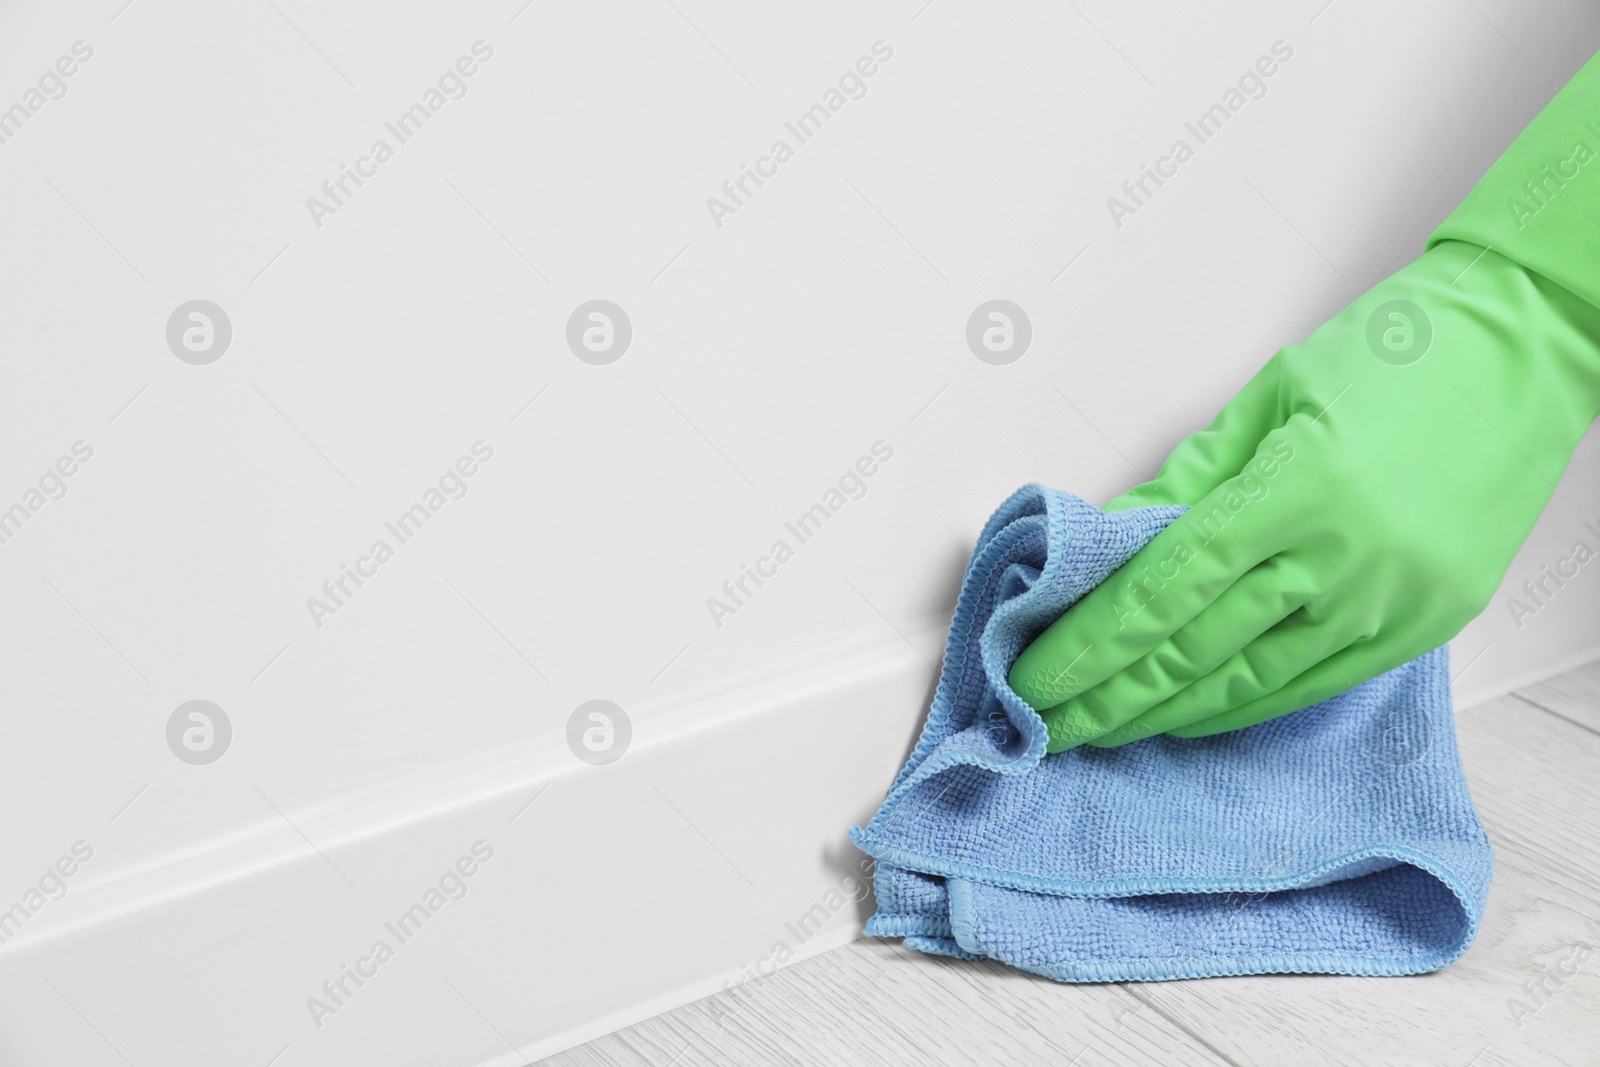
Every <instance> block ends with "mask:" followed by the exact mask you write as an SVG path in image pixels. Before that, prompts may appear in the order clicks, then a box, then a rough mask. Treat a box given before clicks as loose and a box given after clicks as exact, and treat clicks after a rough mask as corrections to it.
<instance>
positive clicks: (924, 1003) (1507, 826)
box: [544, 661, 1600, 1067]
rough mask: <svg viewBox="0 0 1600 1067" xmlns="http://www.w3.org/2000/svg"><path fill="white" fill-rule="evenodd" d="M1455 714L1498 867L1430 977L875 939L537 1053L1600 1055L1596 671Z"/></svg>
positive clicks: (666, 1061)
mask: <svg viewBox="0 0 1600 1067" xmlns="http://www.w3.org/2000/svg"><path fill="white" fill-rule="evenodd" d="M1459 725H1460V741H1461V748H1462V755H1463V758H1464V759H1465V761H1466V766H1467V776H1468V779H1469V780H1470V782H1471V785H1472V793H1473V797H1474V799H1475V800H1476V801H1477V804H1478V808H1479V811H1480V812H1481V813H1482V816H1483V821H1484V823H1485V824H1486V826H1487V827H1488V831H1489V836H1490V838H1491V839H1492V840H1493V842H1494V848H1495V877H1494V885H1493V888H1492V890H1491V892H1490V899H1489V909H1488V914H1487V916H1486V917H1485V920H1484V926H1483V929H1482V931H1481V932H1480V934H1479V936H1478V940H1477V942H1476V943H1475V944H1474V945H1473V947H1472V949H1471V950H1470V951H1469V952H1468V953H1467V955H1466V956H1465V957H1463V958H1462V959H1461V960H1459V961H1458V962H1457V963H1455V964H1454V965H1453V966H1451V967H1448V968H1446V969H1445V970H1443V971H1441V972H1439V973H1436V974H1430V975H1419V976H1416V977H1410V978H1352V977H1324V976H1312V975H1293V976H1276V977H1262V978H1210V979H1199V980H1192V981H1184V982H1160V983H1143V984H1127V983H1123V984H1115V985H1093V986H1066V985H1058V984H1056V983H1054V982H1050V981H1047V980H1045V979H1042V978H1034V977H1031V976H1029V975H1025V974H1021V973H1018V972H1016V971H1011V970H1008V969H1007V968H1005V967H1002V966H1000V965H999V964H995V963H989V962H983V963H968V962H961V961H954V960H942V959H935V958H930V957H927V956H922V955H919V954H917V953H913V952H910V951H907V950H906V949H903V948H901V947H900V946H899V944H898V943H897V942H884V941H879V940H867V941H860V942H856V943H855V944H852V945H848V946H846V947H844V948H841V949H838V950H836V951H833V952H830V953H826V954H824V955H822V956H819V957H816V958H815V959H812V960H808V961H804V962H801V963H796V964H793V965H791V966H789V967H787V968H785V969H784V970H782V971H780V972H779V973H778V974H776V975H775V976H774V977H772V978H770V979H767V980H765V981H762V982H759V983H757V984H756V986H755V988H753V989H751V988H750V987H746V989H745V990H739V989H735V990H732V991H730V992H728V993H724V994H721V995H719V996H717V997H712V998H708V999H706V1000H702V1001H699V1002H697V1003H694V1004H690V1005H687V1006H686V1007H683V1008H680V1009H678V1010H677V1011H673V1012H669V1013H667V1014H665V1015H662V1016H659V1017H657V1018H655V1019H651V1020H649V1021H647V1022H644V1023H640V1024H639V1025H637V1026H633V1027H630V1028H628V1029H626V1030H621V1031H618V1032H617V1033H614V1034H610V1035H608V1036H606V1037H604V1038H600V1039H599V1040H596V1041H593V1042H591V1043H589V1044H587V1045H583V1046H581V1047H579V1048H575V1049H572V1050H569V1051H567V1052H564V1053H562V1054H560V1055H558V1056H555V1057H553V1058H551V1059H549V1060H546V1061H544V1062H546V1063H550V1064H557V1065H561V1067H638V1065H646V1064H648V1065H652V1067H668V1065H671V1067H701V1065H707V1064H718V1065H723V1064H738V1065H761V1067H764V1065H767V1064H808V1065H809V1064H828V1065H830V1067H833V1065H854V1064H864V1065H866V1064H870V1065H879V1064H881V1065H884V1067H891V1065H892V1067H900V1065H905V1064H971V1063H979V1064H987V1063H1004V1064H1010V1065H1018V1067H1021V1065H1029V1064H1042V1063H1052V1064H1057V1065H1060V1067H1067V1065H1069V1064H1070V1065H1074V1067H1092V1065H1098V1064H1145V1063H1159V1064H1220V1063H1225V1064H1236V1065H1240V1067H1243V1065H1248V1064H1261V1065H1279V1064H1295V1065H1297V1067H1299V1065H1307V1064H1340V1065H1343V1064H1363V1065H1369V1064H1404V1065H1407V1067H1411V1065H1417V1064H1440V1065H1450V1067H1499V1065H1517V1067H1523V1065H1536V1064H1575V1065H1576V1064H1582V1065H1588V1067H1600V661H1597V662H1595V663H1591V664H1589V665H1588V666H1587V667H1583V668H1580V669H1579V670H1576V671H1572V672H1570V673H1567V674H1564V675H1561V676H1558V677H1556V678H1553V679H1550V680H1548V681H1545V682H1541V683H1539V684H1537V685H1534V686H1530V687H1529V688H1527V689H1524V690H1521V691H1519V692H1517V693H1516V694H1514V695H1511V696H1507V697H1502V698H1501V699H1499V700H1496V701H1493V702H1491V703H1488V704H1483V705H1480V706H1478V707H1475V708H1472V709H1469V710H1468V711H1465V712H1463V713H1461V715H1460V716H1459ZM1574 971H1575V972H1576V973H1573V972H1574ZM1541 986H1542V988H1541ZM1518 1004H1520V1005H1521V1009H1520V1010H1518V1008H1517V1005H1518Z"/></svg>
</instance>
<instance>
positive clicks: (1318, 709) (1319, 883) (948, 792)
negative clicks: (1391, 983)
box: [851, 485, 1493, 982]
mask: <svg viewBox="0 0 1600 1067" xmlns="http://www.w3.org/2000/svg"><path fill="white" fill-rule="evenodd" d="M1182 511H1183V509H1182V508H1177V507H1172V508H1141V509H1138V510H1133V511H1122V512H1111V513H1108V512H1104V511H1101V510H1100V509H1099V508H1096V507H1094V506H1092V505H1090V504H1088V503H1085V502H1084V501H1083V500H1080V499H1078V498H1077V497H1075V496H1071V495H1069V494H1066V493H1061V492H1058V491H1056V490H1053V489H1047V488H1044V487H1042V486H1037V485H1031V486H1026V487H1024V488H1022V489H1019V490H1018V491H1017V492H1016V493H1014V494H1013V495H1012V496H1011V498H1010V499H1009V500H1007V501H1006V502H1005V503H1004V504H1003V505H1001V507H1000V509H999V510H998V511H996V512H995V514H994V517H993V518H991V519H990V520H989V523H988V525H987V526H985V527H984V530H983V533H982V535H981V536H980V537H979V539H978V546H977V549H976V550H975V551H974V552H973V555H972V561H971V562H970V563H969V564H968V565H967V571H966V576H965V578H964V579H963V581H962V586H961V598H960V601H959V603H958V605H957V608H956V614H955V621H954V623H953V624H952V625H951V628H950V638H949V641H948V643H947V645H946V649H945V658H944V668H943V671H942V673H941V675H940V679H939V688H938V691H937V693H936V694H935V696H934V700H933V708H932V710H931V711H930V712H929V715H928V722H927V725H926V726H925V727H924V728H923V731H922V737H921V739H920V740H919V741H918V742H917V746H916V749H915V750H914V751H913V752H912V753H911V757H910V759H909V760H907V761H906V765H905V767H904V768H903V769H902V770H901V771H900V774H899V775H898V776H897V777H896V779H895V782H894V785H893V787H892V789H891V790H890V792H889V796H888V798H887V799H886V800H885V801H884V804H883V807H882V808H880V809H879V811H878V813H877V815H875V816H874V817H873V819H872V821H871V822H870V823H869V824H868V825H867V827H866V828H865V829H864V830H863V829H860V828H857V829H854V830H852V831H851V837H852V839H853V840H854V841H855V842H856V844H857V846H858V847H859V848H861V849H862V850H863V851H864V852H867V853H868V854H870V855H871V856H873V857H874V858H875V859H876V860H877V867H876V872H875V874H874V888H875V889H876V892H877V904H878V911H877V914H876V915H874V916H873V918H872V919H871V921H870V922H869V923H868V924H867V932H868V933H869V934H876V935H879V936H883V937H902V938H905V940H906V944H908V945H910V946H911V947H913V948H916V949H920V950H922V951H924V952H931V953H937V954H941V955H948V956H958V957H963V958H979V957H990V958H993V959H997V960H1001V961H1002V962H1004V963H1007V964H1010V965H1011V966H1013V967H1017V968H1020V969H1022V970H1025V971H1032V972H1034V973H1037V974H1041V975H1045V976H1046V977H1049V978H1054V979H1057V980H1060V981H1064V982H1104V981H1125V980H1161V979H1172V978H1197V977H1203V976H1208V975H1224V974H1264V973H1273V972H1287V971H1304V972H1327V973H1339V974H1374V975H1382V974H1414V973H1417V972H1421V971H1430V970H1434V969H1436V968H1438V967H1442V966H1444V965H1445V964H1447V963H1449V962H1450V961H1451V960H1453V959H1455V958H1456V957H1457V956H1459V955H1461V953H1463V952H1465V951H1466V948H1467V946H1468V945H1469V944H1470V943H1471V942H1472V939H1473V937H1474V935H1475V934H1476V933H1477V930H1478V923H1479V920H1480V919H1481V918H1482V915H1483V908H1484V903H1485V900H1486V898H1487V896H1488V890H1489V877H1490V869H1491V866H1492V864H1493V855H1492V853H1491V851H1490V848H1489V841H1488V838H1487V837H1486V836H1485V835H1484V832H1483V827H1482V825H1481V824H1480V823H1479V821H1478V816H1477V812H1476V811H1475V810H1474V809H1473V806H1472V799H1471V797H1470V796H1469V795H1468V792H1467V784H1466V780H1465V778H1464V777H1463V775H1462V770H1461V759H1460V756H1459V754H1458V753H1457V751H1456V744H1455V732H1454V725H1453V721H1452V716H1451V710H1450V689H1449V676H1448V661H1447V656H1446V651H1445V649H1443V648H1440V649H1436V650H1434V651H1433V652H1429V653H1428V654H1427V655H1424V656H1421V657H1419V658H1418V659H1415V660H1413V661H1411V662H1410V663H1407V664H1405V665H1404V666H1402V667H1398V668H1396V669H1395V670H1393V671H1390V672H1389V673H1388V674H1384V675H1381V676H1379V677H1377V678H1374V679H1372V680H1371V681H1369V682H1366V683H1364V684H1362V685H1359V686H1357V687H1355V688H1354V689H1352V690H1350V691H1349V692H1347V693H1344V694H1343V695H1341V696H1337V697H1334V698H1333V699H1331V700H1327V701H1324V702H1323V703H1321V704H1318V705H1316V706H1314V707H1311V708H1307V709H1305V710H1304V711H1299V712H1296V713H1294V714H1293V715H1287V716H1284V717H1282V718H1279V719H1275V720H1272V721H1271V722H1266V723H1262V724H1261V725H1259V726H1253V727H1250V728H1249V729H1246V730H1239V731H1236V732H1234V733H1228V734H1219V735H1215V736H1212V737H1204V738H1197V739H1192V740H1184V739H1180V738H1174V737H1167V736H1165V735H1161V736H1156V737H1151V738H1147V739H1145V740H1142V741H1136V742H1134V743H1132V744H1129V745H1126V746H1123V747H1121V748H1111V749H1098V748H1094V747H1092V746H1084V747H1081V748H1077V749H1073V750H1071V751H1068V752H1062V753H1059V754H1056V755H1047V754H1046V753H1045V744H1046V742H1047V740H1048V733H1047V731H1046V728H1045V725H1044V722H1043V721H1042V720H1041V719H1040V718H1039V716H1038V714H1037V713H1035V712H1034V710H1033V709H1032V708H1030V707H1029V706H1028V705H1027V704H1026V703H1024V702H1023V700H1022V699H1021V698H1020V697H1018V696H1017V695H1016V694H1015V693H1014V692H1012V691H1011V688H1010V687H1009V686H1008V685H1007V684H1006V675H1007V673H1008V671H1009V669H1010V667H1011V664H1012V662H1013V661H1015V659H1016V658H1017V655H1018V653H1020V652H1021V650H1022V649H1023V648H1024V647H1026V645H1027V644H1028V642H1029V641H1031V640H1032V639H1033V638H1034V637H1035V636H1036V635H1037V634H1038V633H1039V632H1040V631H1042V630H1043V629H1044V628H1045V627H1046V626H1048V625H1049V624H1050V623H1051V622H1053V621H1054V620H1055V619H1056V618H1058V617H1059V616H1060V615H1061V614H1062V613H1063V612H1065V611H1066V610H1067V608H1068V607H1070V606H1071V605H1072V604H1073V603H1074V602H1075V601H1076V600H1078V598H1080V597H1081V596H1083V595H1084V594H1085V593H1086V592H1088V591H1089V590H1090V589H1092V588H1093V587H1094V586H1095V585H1097V584H1098V583H1100V582H1101V581H1104V580H1105V578H1106V577H1107V576H1108V575H1110V574H1111V573H1112V571H1114V570H1115V569H1116V568H1117V567H1118V566H1120V565H1121V564H1122V563H1123V562H1124V561H1125V560H1127V559H1128V557H1129V556H1132V555H1133V554H1134V553H1135V552H1136V551H1138V550H1139V548H1140V547H1141V546H1143V545H1144V544H1145V543H1146V542H1147V541H1149V540H1150V539H1151V538H1152V537H1154V536H1155V535H1156V534H1157V533H1158V532H1159V531H1160V530H1161V529H1162V528H1163V527H1165V526H1166V525H1167V524H1168V523H1169V522H1171V521H1172V520H1173V519H1175V518H1177V516H1178V515H1180V514H1181V513H1182Z"/></svg>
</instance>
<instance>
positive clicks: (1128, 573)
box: [1008, 481, 1285, 711]
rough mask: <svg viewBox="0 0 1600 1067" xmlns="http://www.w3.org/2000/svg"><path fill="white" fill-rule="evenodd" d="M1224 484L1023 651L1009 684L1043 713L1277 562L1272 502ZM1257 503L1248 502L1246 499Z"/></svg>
mask: <svg viewBox="0 0 1600 1067" xmlns="http://www.w3.org/2000/svg"><path fill="white" fill-rule="evenodd" d="M1262 484H1264V483H1260V482H1259V481H1256V482H1252V483H1251V484H1250V485H1248V486H1243V485H1240V486H1235V484H1234V483H1231V482H1227V483H1224V484H1223V485H1222V486H1220V487H1219V488H1218V490H1217V492H1216V493H1214V494H1212V497H1215V498H1216V499H1215V500H1213V499H1212V497H1207V498H1206V500H1204V501H1202V502H1201V504H1200V506H1198V507H1195V508H1193V509H1191V510H1189V511H1187V512H1185V513H1184V514H1183V515H1180V516H1179V517H1178V518H1177V519H1176V520H1174V521H1173V523H1172V524H1171V525H1170V526H1168V527H1167V528H1166V529H1165V530H1162V531H1161V532H1160V533H1159V534H1157V535H1156V536H1155V537H1154V538H1153V539H1152V540H1151V541H1150V543H1149V544H1147V545H1145V547H1144V548H1142V549H1140V550H1139V551H1138V552H1137V553H1135V554H1134V556H1133V558H1132V559H1130V560H1128V562H1127V563H1125V564H1124V565H1123V566H1122V567H1121V568H1119V569H1118V570H1117V571H1116V573H1114V574H1112V575H1111V576H1110V577H1109V578H1108V579H1107V580H1106V581H1104V582H1102V583H1101V584H1100V585H1098V586H1096V587H1095V588H1094V589H1092V590H1090V591H1089V593H1088V594H1087V595H1086V596H1085V597H1084V598H1083V599H1082V600H1080V601H1078V603H1076V604H1074V605H1073V606H1072V608H1071V609H1070V610H1068V611H1067V612H1066V614H1064V615H1062V616H1061V618H1059V619H1057V620H1056V621H1055V622H1053V623H1051V624H1050V627H1049V628H1048V629H1046V630H1045V631H1044V632H1043V633H1042V634H1040V635H1039V636H1038V637H1037V638H1035V639H1034V642H1033V643H1032V644H1031V645H1029V646H1028V647H1027V648H1026V649H1024V650H1023V652H1022V655H1020V656H1018V657H1017V661H1016V663H1014V664H1013V665H1012V667H1011V671H1010V673H1009V677H1008V681H1009V682H1010V684H1011V688H1012V689H1013V690H1015V691H1016V693H1017V695H1018V696H1020V697H1022V699H1023V700H1025V701H1027V702H1028V703H1029V704H1030V705H1032V706H1033V707H1034V708H1037V709H1039V710H1041V711H1042V710H1044V709H1046V708H1051V707H1054V706H1056V705H1057V704H1060V703H1061V702H1062V701H1064V700H1066V699H1068V698H1069V697H1073V696H1077V695H1078V694H1079V693H1082V692H1083V691H1084V690H1086V689H1088V688H1089V687H1090V686H1094V685H1098V684H1099V683H1101V682H1103V681H1105V680H1106V679H1107V678H1109V677H1111V675H1113V674H1115V673H1117V672H1118V671H1121V670H1124V669H1125V668H1127V666H1128V665H1129V664H1131V663H1134V662H1135V661H1137V660H1138V659H1139V658H1140V657H1142V656H1144V655H1145V654H1146V653H1148V652H1149V651H1150V650H1151V649H1153V648H1155V647H1156V646H1157V645H1159V644H1160V643H1161V642H1162V641H1164V640H1166V639H1167V638H1168V637H1170V636H1171V635H1172V634H1173V633H1174V632H1176V631H1177V630H1178V629H1179V627H1181V626H1183V625H1184V624H1185V623H1187V622H1189V621H1190V620H1191V619H1193V618H1194V617H1195V616H1196V615H1198V614H1200V612H1201V611H1202V610H1204V609H1205V608H1206V607H1207V606H1208V605H1209V604H1211V602H1212V601H1214V600H1216V599H1217V598H1218V597H1219V596H1221V595H1222V594H1223V592H1225V591H1226V590H1227V589H1228V587H1229V586H1231V585H1233V584H1234V583H1235V582H1236V581H1238V579H1239V577H1240V576H1241V575H1243V574H1245V573H1246V572H1247V571H1249V570H1251V569H1252V568H1253V567H1255V566H1256V565H1257V564H1259V563H1260V562H1261V561H1262V560H1263V559H1266V558H1268V557H1270V556H1271V555H1273V554H1274V552H1275V551H1276V549H1277V547H1278V541H1279V539H1280V538H1281V537H1282V536H1283V530H1284V527H1285V523H1284V522H1283V521H1282V520H1281V519H1279V518H1277V517H1276V516H1275V515H1274V512H1275V511H1276V510H1277V508H1276V507H1275V501H1277V500H1278V499H1279V498H1278V497H1276V496H1267V495H1265V494H1264V493H1263V492H1262V491H1261V485H1262ZM1252 495H1253V496H1254V497H1255V499H1254V501H1252V500H1251V496H1252Z"/></svg>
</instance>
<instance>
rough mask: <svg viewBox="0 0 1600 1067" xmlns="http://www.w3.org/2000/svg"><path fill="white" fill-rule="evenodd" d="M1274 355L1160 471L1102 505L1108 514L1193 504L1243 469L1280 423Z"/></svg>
mask: <svg viewBox="0 0 1600 1067" xmlns="http://www.w3.org/2000/svg"><path fill="white" fill-rule="evenodd" d="M1280 366H1281V364H1280V363H1279V361H1278V359H1277V358H1276V357H1275V358H1273V359H1269V360H1267V362H1266V364H1265V365H1264V366H1263V367H1262V368H1261V369H1260V370H1258V371H1256V373H1255V375H1254V376H1252V377H1251V379H1250V380H1249V381H1248V382H1246V383H1245V385H1244V388H1242V389H1240V390H1239V392H1238V395H1236V396H1235V397H1234V398H1233V399H1232V400H1230V401H1228V403H1227V404H1226V405H1225V406H1224V407H1223V409H1222V410H1221V411H1220V412H1218V413H1217V417H1216V419H1214V420H1213V421H1212V423H1211V425H1210V426H1208V427H1206V428H1205V429H1203V430H1197V431H1195V432H1194V433H1192V434H1190V435H1189V436H1188V437H1185V438H1184V439H1183V440H1181V441H1179V442H1178V444H1177V446H1176V447H1174V448H1173V450H1172V453H1171V455H1169V456H1167V459H1166V462H1165V463H1163V464H1162V465H1161V470H1160V472H1159V473H1158V474H1157V475H1156V476H1155V477H1154V478H1153V479H1151V480H1150V481H1148V482H1145V483H1144V484H1143V485H1137V486H1134V487H1133V488H1132V489H1130V490H1128V491H1127V492H1126V493H1123V494H1122V495H1121V496H1119V497H1117V498H1116V499H1114V500H1112V501H1110V502H1109V503H1107V504H1106V506H1105V510H1107V511H1122V510H1125V509H1127V508H1134V507H1152V506H1156V505H1162V504H1194V503H1197V502H1198V501H1200V500H1201V499H1202V498H1203V497H1205V496H1206V494H1208V493H1210V492H1212V491H1213V490H1215V489H1216V488H1217V486H1219V485H1221V484H1222V483H1223V482H1225V481H1227V480H1228V479H1229V478H1232V477H1233V476H1235V475H1236V474H1238V473H1239V472H1240V471H1241V470H1243V469H1244V465H1245V464H1246V463H1248V462H1250V460H1251V458H1252V457H1254V456H1255V454H1256V449H1257V447H1258V446H1259V445H1260V444H1261V439H1262V438H1263V437H1265V436H1266V435H1267V434H1268V433H1271V432H1272V431H1273V430H1275V429H1277V428H1278V427H1279V426H1281V425H1282V424H1283V415H1282V411H1281V407H1280V403H1279V399H1278V382H1279V374H1280V370H1279V368H1280Z"/></svg>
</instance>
